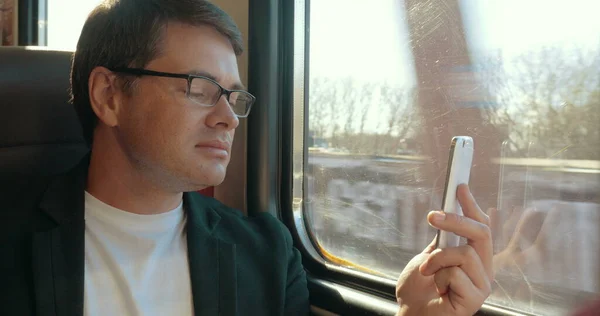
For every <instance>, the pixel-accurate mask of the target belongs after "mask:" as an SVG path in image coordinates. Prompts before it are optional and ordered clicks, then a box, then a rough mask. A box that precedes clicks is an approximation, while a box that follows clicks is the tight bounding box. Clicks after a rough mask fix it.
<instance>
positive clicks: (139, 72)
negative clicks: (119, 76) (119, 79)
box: [107, 67, 256, 118]
mask: <svg viewBox="0 0 600 316" xmlns="http://www.w3.org/2000/svg"><path fill="white" fill-rule="evenodd" d="M107 69H108V70H110V71H112V72H118V73H123V74H129V75H134V76H152V77H166V78H179V79H186V80H187V88H186V91H185V95H186V97H187V98H188V99H190V101H192V102H195V103H197V104H201V105H205V106H209V107H212V106H215V105H216V104H217V102H219V99H221V97H222V96H223V95H224V96H226V97H227V102H229V97H230V96H231V94H232V93H234V92H242V93H244V94H246V95H248V96H250V100H251V102H250V105H248V106H247V109H246V114H244V115H239V114H236V113H235V112H234V114H235V115H236V116H237V117H238V118H245V117H248V115H250V110H251V109H252V105H254V102H256V97H255V96H253V95H252V94H250V93H249V92H248V91H245V90H236V89H233V90H229V89H226V88H224V87H223V86H221V85H220V84H219V83H218V82H217V81H215V80H214V79H212V78H209V77H206V76H201V75H191V74H177V73H171V72H162V71H154V70H149V69H143V68H129V67H116V68H107ZM196 78H198V79H204V80H208V81H209V82H212V83H214V84H215V85H217V87H219V89H220V94H219V97H218V98H217V99H216V101H215V103H214V104H202V103H198V102H197V101H194V100H193V99H192V98H191V97H190V89H191V87H192V80H194V79H196Z"/></svg>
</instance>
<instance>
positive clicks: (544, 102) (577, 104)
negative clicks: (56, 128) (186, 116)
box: [298, 0, 600, 315]
mask: <svg viewBox="0 0 600 316" xmlns="http://www.w3.org/2000/svg"><path fill="white" fill-rule="evenodd" d="M597 12H600V3H596V2H595V1H584V0H569V1H547V0H528V1H521V0H495V1H479V0H471V1H467V0H465V1H459V0H450V1H448V0H443V1H442V0H432V1H419V0H406V1H403V0H379V1H371V2H364V1H344V0H313V1H311V3H310V32H309V33H307V34H309V35H308V37H307V39H306V40H307V43H308V44H309V59H308V60H309V61H310V63H309V64H308V65H307V66H306V67H307V69H308V74H309V78H308V89H307V90H306V92H305V97H306V98H308V107H307V111H308V113H307V115H306V119H307V120H308V124H307V126H308V130H306V131H305V132H306V133H307V134H308V135H307V137H306V140H307V141H306V143H305V144H306V146H307V147H308V148H307V153H308V156H307V157H306V160H305V161H306V164H305V165H304V177H303V179H304V181H305V185H304V186H303V187H304V191H303V196H300V197H298V198H302V200H303V202H304V209H303V212H304V215H305V218H306V223H307V227H308V230H309V233H310V235H311V236H312V239H313V242H314V244H316V245H317V248H319V250H320V251H321V254H322V255H323V256H324V257H325V258H327V259H329V260H332V261H333V262H335V263H337V264H341V265H345V266H347V267H349V268H352V269H358V270H362V271H367V272H369V273H373V274H377V275H380V276H384V277H387V278H389V279H392V280H393V279H396V278H397V276H398V274H399V273H400V271H401V270H402V269H403V268H404V265H405V264H406V263H407V262H408V260H410V259H411V258H412V257H413V256H414V255H415V254H416V253H418V252H420V251H422V249H423V248H424V247H425V246H426V245H427V244H428V243H429V242H430V241H431V240H432V239H433V237H434V236H435V231H434V230H433V229H432V228H431V227H429V225H428V224H427V222H426V219H425V216H426V214H427V212H428V211H429V210H432V209H439V208H440V207H441V198H442V193H443V190H444V180H445V175H446V164H447V161H448V153H449V146H450V140H451V138H452V137H453V136H457V135H468V136H471V137H473V139H474V142H475V156H474V162H473V168H472V172H471V179H470V186H471V189H472V191H473V193H474V195H475V198H476V199H477V201H478V202H479V204H480V206H481V207H482V208H485V209H488V214H489V215H490V217H491V218H492V220H493V223H492V233H493V237H494V248H495V257H494V268H495V272H496V280H495V282H494V284H493V293H492V295H491V296H490V298H489V300H488V303H490V304H496V305H500V306H502V307H506V308H511V309H517V310H520V311H524V312H529V313H534V314H543V315H553V314H558V315H562V314H565V313H566V312H568V311H570V310H572V308H573V307H575V306H578V305H580V304H582V302H583V301H585V300H587V299H589V298H591V297H595V296H596V295H597V294H598V293H600V273H599V272H600V264H599V259H600V251H599V250H600V229H599V228H598V227H600V129H599V127H598V125H597V124H598V122H600V71H599V69H600V40H599V39H600V19H598V18H597V16H596V15H597ZM301 104H302V103H300V105H301Z"/></svg>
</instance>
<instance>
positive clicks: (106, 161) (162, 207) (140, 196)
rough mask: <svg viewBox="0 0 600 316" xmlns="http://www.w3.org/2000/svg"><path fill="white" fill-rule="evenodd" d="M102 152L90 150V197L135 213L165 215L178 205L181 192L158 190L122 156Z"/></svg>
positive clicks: (88, 181) (88, 179) (88, 187)
mask: <svg viewBox="0 0 600 316" xmlns="http://www.w3.org/2000/svg"><path fill="white" fill-rule="evenodd" d="M105 152H106V151H102V150H96V151H94V150H93V149H92V153H91V159H90V166H89V168H88V178H87V185H86V191H87V192H88V193H89V194H91V195H93V196H94V197H95V198H97V199H98V200H100V201H102V202H104V203H106V204H108V205H110V206H112V207H115V208H118V209H120V210H123V211H127V212H131V213H136V214H148V215H150V214H159V213H164V212H168V211H170V210H173V209H175V208H176V207H177V206H178V205H179V204H180V203H181V199H182V195H183V194H182V193H181V192H179V193H173V192H168V191H165V190H164V189H161V188H159V187H157V186H156V185H154V184H153V183H152V181H150V180H149V179H147V178H146V177H144V175H143V174H142V173H141V172H140V171H139V170H136V169H135V168H134V166H132V165H131V163H130V162H129V161H127V160H126V159H124V158H125V157H123V156H120V155H111V156H109V155H107V154H105ZM119 156H120V157H119ZM119 158H122V159H119Z"/></svg>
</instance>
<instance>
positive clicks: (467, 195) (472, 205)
mask: <svg viewBox="0 0 600 316" xmlns="http://www.w3.org/2000/svg"><path fill="white" fill-rule="evenodd" d="M456 197H457V198H458V202H460V206H461V208H462V210H463V213H464V214H465V216H466V217H468V218H472V219H474V220H476V221H478V222H480V223H483V224H485V225H487V226H490V218H489V216H487V215H486V214H485V213H484V212H483V211H482V210H481V208H480V207H479V205H477V202H476V201H475V198H474V197H473V194H471V191H470V190H469V186H468V185H466V184H464V183H463V184H461V185H459V186H458V188H457V189H456Z"/></svg>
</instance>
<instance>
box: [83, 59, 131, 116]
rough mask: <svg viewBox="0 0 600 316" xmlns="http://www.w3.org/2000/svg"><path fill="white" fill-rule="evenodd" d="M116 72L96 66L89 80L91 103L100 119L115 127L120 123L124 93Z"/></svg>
mask: <svg viewBox="0 0 600 316" xmlns="http://www.w3.org/2000/svg"><path fill="white" fill-rule="evenodd" d="M117 79H118V78H117V76H115V74H114V73H113V72H112V71H110V70H108V69H106V68H105V67H96V68H94V69H93V70H92V72H91V73H90V78H89V80H88V87H89V94H90V104H91V105H92V110H93V111H94V113H96V116H97V117H98V120H99V121H101V122H102V123H104V124H106V125H108V126H110V127H114V126H118V125H119V111H120V110H121V105H122V97H123V94H122V93H121V91H120V87H119V82H118V80H117Z"/></svg>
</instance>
